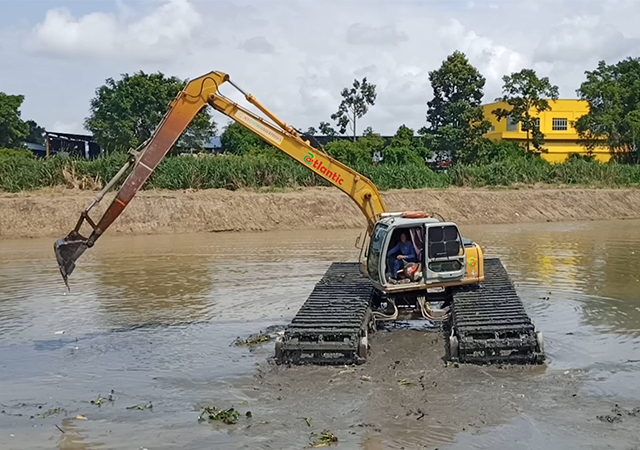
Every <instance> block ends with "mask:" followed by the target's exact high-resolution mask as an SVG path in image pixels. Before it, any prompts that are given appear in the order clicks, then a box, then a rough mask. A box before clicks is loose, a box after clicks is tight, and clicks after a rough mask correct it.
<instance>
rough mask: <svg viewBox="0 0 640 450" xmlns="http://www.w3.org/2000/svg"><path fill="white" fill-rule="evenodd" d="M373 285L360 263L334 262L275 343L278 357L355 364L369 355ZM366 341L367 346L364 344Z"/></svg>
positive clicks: (287, 360)
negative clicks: (368, 337) (367, 342)
mask: <svg viewBox="0 0 640 450" xmlns="http://www.w3.org/2000/svg"><path fill="white" fill-rule="evenodd" d="M372 295H373V286H372V285H371V283H370V281H369V280H368V279H367V278H366V277H364V276H362V275H361V273H360V264H359V263H342V262H334V263H332V264H331V266H330V267H329V269H328V270H327V271H326V273H325V274H324V276H323V277H322V279H321V280H320V281H319V282H318V283H317V284H316V286H315V288H314V289H313V292H311V295H309V298H308V299H307V300H306V301H305V303H304V304H303V305H302V307H301V308H300V310H299V311H298V313H297V314H296V315H295V317H294V318H293V320H292V321H291V324H290V325H289V326H288V327H287V328H286V329H285V331H284V336H283V338H282V341H280V342H277V343H276V361H277V362H278V363H290V364H314V365H322V364H354V363H361V362H363V360H364V359H365V358H366V339H365V340H363V339H362V338H363V337H366V336H367V329H368V326H369V323H370V321H371V310H370V303H371V297H372ZM363 344H364V348H363Z"/></svg>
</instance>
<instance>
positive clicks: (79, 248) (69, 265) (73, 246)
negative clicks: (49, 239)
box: [53, 230, 88, 289]
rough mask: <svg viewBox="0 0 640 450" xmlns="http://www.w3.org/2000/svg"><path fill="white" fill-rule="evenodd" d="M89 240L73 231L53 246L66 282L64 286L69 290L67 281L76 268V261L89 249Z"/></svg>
mask: <svg viewBox="0 0 640 450" xmlns="http://www.w3.org/2000/svg"><path fill="white" fill-rule="evenodd" d="M87 241H88V239H87V238H85V237H84V236H82V235H81V234H80V233H78V232H77V231H75V230H73V231H72V232H71V233H69V234H68V235H67V237H65V238H63V239H59V240H57V241H56V243H55V244H53V249H54V251H55V254H56V260H57V261H58V267H59V268H60V274H61V275H62V279H63V280H64V284H65V285H66V286H67V289H69V283H68V281H67V279H68V278H69V275H71V273H72V272H73V269H75V268H76V260H77V259H78V258H79V257H80V255H82V254H83V253H84V251H85V250H86V249H87V247H88V246H87Z"/></svg>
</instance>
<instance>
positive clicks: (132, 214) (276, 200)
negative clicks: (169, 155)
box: [0, 186, 640, 239]
mask: <svg viewBox="0 0 640 450" xmlns="http://www.w3.org/2000/svg"><path fill="white" fill-rule="evenodd" d="M95 194H96V193H95V192H93V191H86V190H80V189H65V188H50V189H42V190H36V191H28V192H21V193H15V194H12V193H2V192H0V211H2V214H0V239H12V238H31V237H62V236H63V235H65V234H66V233H67V232H69V231H70V230H71V228H73V226H74V225H75V222H76V220H77V218H78V217H79V214H80V212H81V211H82V209H83V208H85V207H86V206H87V205H89V203H90V202H91V200H92V199H93V198H94V196H95ZM113 195H114V194H113V193H112V194H110V195H109V196H108V197H107V198H105V200H103V202H102V204H101V205H100V206H99V207H98V208H96V210H94V211H93V212H92V217H94V218H96V219H97V218H98V217H99V214H101V213H102V211H104V209H105V208H106V207H107V206H108V204H109V203H110V201H111V199H112V198H113ZM382 196H383V198H384V201H385V203H386V205H387V208H388V209H389V210H395V211H403V210H423V211H428V212H431V213H438V214H440V215H441V216H443V217H444V218H445V219H446V220H451V221H454V222H457V223H459V224H461V225H465V224H500V223H527V222H559V221H576V220H580V221H584V220H606V219H637V218H640V190H639V189H585V188H563V189H558V188H557V187H553V188H546V187H544V186H542V187H535V188H534V187H523V188H520V189H513V188H512V189H467V188H449V189H443V190H432V189H421V190H390V191H385V192H383V193H382ZM364 225H365V220H364V216H363V215H362V213H361V212H360V210H359V209H358V208H357V207H356V206H355V204H354V203H353V202H352V201H351V199H349V197H347V196H346V195H345V194H344V193H342V192H340V191H338V190H336V189H335V188H323V187H313V188H303V189H296V190H294V189H289V190H284V191H281V192H273V191H271V192H260V191H249V190H239V191H228V190H224V189H207V190H193V191H175V190H174V191H168V190H148V191H142V192H139V193H138V194H137V196H136V197H135V198H134V200H133V202H132V203H131V204H130V205H129V207H128V208H127V209H126V211H125V212H124V214H123V215H122V216H121V217H120V218H119V219H118V220H117V221H116V222H115V223H114V224H113V226H112V227H111V228H110V229H109V231H108V233H109V234H172V233H193V232H221V231H269V230H295V229H349V228H362V227H364Z"/></svg>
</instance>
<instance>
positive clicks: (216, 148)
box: [203, 136, 223, 153]
mask: <svg viewBox="0 0 640 450" xmlns="http://www.w3.org/2000/svg"><path fill="white" fill-rule="evenodd" d="M203 147H204V150H205V151H206V152H207V153H222V152H223V149H222V139H221V138H220V136H213V137H212V138H211V139H209V142H207V143H206V144H204V146H203Z"/></svg>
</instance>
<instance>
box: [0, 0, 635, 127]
mask: <svg viewBox="0 0 640 450" xmlns="http://www.w3.org/2000/svg"><path fill="white" fill-rule="evenodd" d="M638 17H640V1H635V0H598V1H596V0H553V1H551V0H474V1H469V0H461V1H457V0H446V1H444V0H424V1H413V0H412V1H409V0H395V1H382V0H340V1H338V0H287V1H284V0H281V1H268V0H234V1H231V0H135V1H134V0H118V1H112V0H76V1H56V0H0V58H1V59H0V61H2V62H3V63H2V64H0V91H2V92H6V93H10V94H24V95H25V96H26V100H25V103H24V105H23V108H22V115H23V118H24V119H34V120H36V121H37V122H39V123H40V124H42V125H44V126H45V127H47V128H48V129H50V130H51V131H67V132H84V130H83V126H82V123H83V120H84V118H85V117H86V116H87V114H88V108H89V101H90V99H91V98H92V96H93V95H94V91H95V89H96V88H97V87H98V86H99V85H101V84H102V83H103V82H104V80H105V79H106V78H108V77H114V78H117V77H119V75H120V74H121V73H125V72H128V73H131V72H133V71H136V70H145V71H148V72H155V71H162V72H164V73H166V74H168V75H176V76H179V77H182V78H194V77H197V76H199V75H201V74H203V73H206V72H209V71H211V70H220V71H224V72H227V73H229V74H230V75H231V77H232V78H233V79H234V81H236V82H237V83H238V84H240V86H242V87H243V88H244V89H245V90H247V91H249V92H251V93H253V94H254V95H255V96H256V97H257V98H258V99H259V100H261V101H262V102H263V103H264V104H265V105H266V106H267V107H269V108H270V109H272V110H273V111H274V112H276V113H277V114H278V115H279V116H281V117H282V118H283V119H284V120H285V121H287V122H289V123H291V124H293V125H294V126H296V127H299V128H306V127H308V126H317V125H318V123H319V122H320V121H322V120H329V116H330V115H331V113H333V112H335V110H336V109H337V106H338V104H339V102H340V97H339V94H340V90H341V89H342V88H343V87H344V86H346V85H348V84H350V83H351V82H352V81H353V79H354V78H356V77H358V78H361V77H363V76H367V77H368V79H369V80H371V81H372V82H373V83H375V84H376V85H377V87H378V101H377V104H376V105H375V106H374V107H373V108H371V110H370V112H369V114H368V115H367V116H366V117H365V118H364V119H363V120H362V121H361V125H362V128H364V127H366V126H372V127H373V128H374V129H375V130H376V131H379V132H381V133H385V134H386V133H393V132H394V131H395V130H396V129H397V128H398V127H399V126H400V125H401V124H406V125H407V126H410V127H412V128H420V127H421V126H423V125H424V121H425V120H424V117H425V112H426V102H427V101H428V100H429V99H430V98H431V89H430V86H429V80H428V72H429V71H430V70H434V69H436V68H437V67H438V66H439V65H440V64H441V62H442V60H443V59H444V58H446V56H447V55H448V54H450V53H451V52H453V51H454V50H456V49H458V50H461V51H463V52H465V53H466V54H467V56H468V57H469V59H470V60H471V62H472V63H473V64H474V65H475V66H476V67H478V68H479V70H480V71H481V72H482V73H483V75H484V76H485V77H486V79H487V84H486V88H485V100H486V101H487V102H489V101H493V100H494V99H495V97H496V96H498V95H499V94H500V88H501V84H502V81H501V78H502V76H503V75H505V74H508V73H511V72H513V71H516V70H520V69H522V68H524V67H530V68H534V69H535V70H536V71H537V72H538V73H539V74H540V75H543V76H549V77H550V79H551V81H552V82H553V83H554V84H557V85H558V86H559V87H560V93H561V96H562V97H565V98H573V97H575V90H576V89H577V88H578V87H579V85H580V83H581V82H582V81H583V80H584V72H585V70H591V69H593V68H594V67H595V66H596V64H597V62H598V60H601V59H604V60H606V61H607V62H616V61H618V60H619V59H621V58H624V57H626V56H638V55H639V54H640V29H639V27H638V26H637V18H638ZM216 119H217V121H218V122H219V123H220V124H221V125H224V124H225V123H226V122H227V119H226V118H224V117H221V116H217V117H216Z"/></svg>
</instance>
